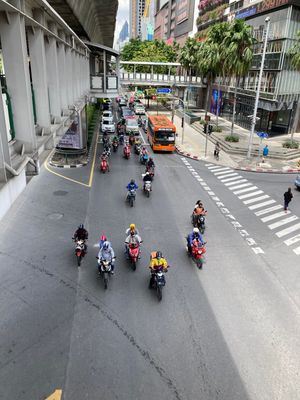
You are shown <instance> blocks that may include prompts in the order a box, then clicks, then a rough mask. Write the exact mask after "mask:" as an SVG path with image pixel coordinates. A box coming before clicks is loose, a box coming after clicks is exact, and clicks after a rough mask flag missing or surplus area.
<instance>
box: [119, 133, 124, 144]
mask: <svg viewBox="0 0 300 400" xmlns="http://www.w3.org/2000/svg"><path fill="white" fill-rule="evenodd" d="M119 142H120V144H124V134H123V133H120V135H119Z"/></svg>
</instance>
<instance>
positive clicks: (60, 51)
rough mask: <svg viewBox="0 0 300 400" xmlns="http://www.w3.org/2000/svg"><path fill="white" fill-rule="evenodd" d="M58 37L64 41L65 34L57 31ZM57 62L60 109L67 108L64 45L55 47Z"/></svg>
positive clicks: (60, 44)
mask: <svg viewBox="0 0 300 400" xmlns="http://www.w3.org/2000/svg"><path fill="white" fill-rule="evenodd" d="M58 36H59V37H60V38H61V39H62V40H64V41H65V39H66V37H65V33H64V32H63V31H61V30H59V31H58ZM57 61H58V71H59V86H60V102H61V107H62V109H66V108H68V96H67V82H66V79H67V77H66V50H65V45H64V43H59V44H58V47H57Z"/></svg>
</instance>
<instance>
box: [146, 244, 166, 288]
mask: <svg viewBox="0 0 300 400" xmlns="http://www.w3.org/2000/svg"><path fill="white" fill-rule="evenodd" d="M168 266H169V265H168V262H167V260H166V259H165V258H164V257H163V256H162V252H161V251H157V252H156V254H155V256H154V257H152V258H151V260H150V265H149V268H150V270H151V278H150V282H149V289H151V288H152V287H153V284H154V276H155V272H156V271H157V270H158V269H160V268H162V269H163V272H167V271H168Z"/></svg>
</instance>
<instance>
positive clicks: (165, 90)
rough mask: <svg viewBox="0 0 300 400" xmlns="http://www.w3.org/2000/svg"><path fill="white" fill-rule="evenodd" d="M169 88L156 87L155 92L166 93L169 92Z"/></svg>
mask: <svg viewBox="0 0 300 400" xmlns="http://www.w3.org/2000/svg"><path fill="white" fill-rule="evenodd" d="M171 91H172V90H171V89H170V88H158V89H156V93H157V94H163V93H164V94H167V93H171Z"/></svg>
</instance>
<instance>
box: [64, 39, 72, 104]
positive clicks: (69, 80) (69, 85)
mask: <svg viewBox="0 0 300 400" xmlns="http://www.w3.org/2000/svg"><path fill="white" fill-rule="evenodd" d="M72 72H73V68H72V50H71V47H70V46H68V47H66V79H67V98H68V106H71V105H72V104H73V103H74V94H73V85H72V80H73V79H72V76H73V75H72Z"/></svg>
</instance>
